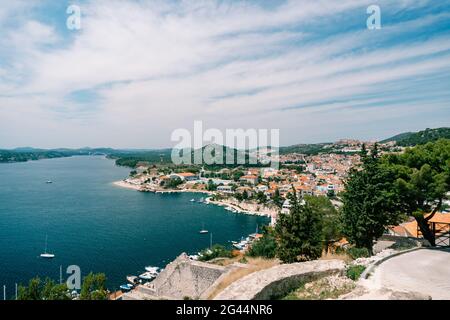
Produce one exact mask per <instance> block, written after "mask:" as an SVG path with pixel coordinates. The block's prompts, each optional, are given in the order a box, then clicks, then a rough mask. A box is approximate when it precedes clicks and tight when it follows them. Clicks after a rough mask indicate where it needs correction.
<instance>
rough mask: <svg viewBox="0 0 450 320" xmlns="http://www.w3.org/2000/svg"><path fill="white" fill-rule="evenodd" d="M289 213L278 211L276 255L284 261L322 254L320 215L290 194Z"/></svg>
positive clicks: (314, 257)
mask: <svg viewBox="0 0 450 320" xmlns="http://www.w3.org/2000/svg"><path fill="white" fill-rule="evenodd" d="M289 197H290V199H289V200H290V204H291V210H290V213H280V215H279V217H278V221H277V224H276V226H275V234H276V237H277V242H278V249H277V252H278V257H279V258H280V259H281V260H282V261H283V262H285V263H293V262H299V261H307V260H314V259H317V258H319V257H320V256H321V254H322V226H323V219H322V216H321V215H320V214H319V213H318V212H317V211H316V210H314V207H313V206H312V205H311V204H310V203H308V202H307V201H306V203H305V204H300V202H299V201H298V198H297V196H296V193H295V190H294V192H293V193H292V194H290V196H289Z"/></svg>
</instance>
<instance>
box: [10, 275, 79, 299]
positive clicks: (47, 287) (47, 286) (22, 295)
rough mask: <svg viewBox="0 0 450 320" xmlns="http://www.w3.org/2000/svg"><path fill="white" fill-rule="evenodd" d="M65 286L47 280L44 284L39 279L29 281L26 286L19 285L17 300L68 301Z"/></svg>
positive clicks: (68, 297)
mask: <svg viewBox="0 0 450 320" xmlns="http://www.w3.org/2000/svg"><path fill="white" fill-rule="evenodd" d="M70 299H71V298H70V296H69V291H68V288H67V285H66V284H65V283H64V284H56V283H55V282H54V281H53V280H51V279H49V278H47V279H46V280H45V281H44V282H43V281H41V279H40V278H39V277H36V278H33V279H31V280H30V281H29V283H28V286H23V285H19V287H18V290H17V300H70Z"/></svg>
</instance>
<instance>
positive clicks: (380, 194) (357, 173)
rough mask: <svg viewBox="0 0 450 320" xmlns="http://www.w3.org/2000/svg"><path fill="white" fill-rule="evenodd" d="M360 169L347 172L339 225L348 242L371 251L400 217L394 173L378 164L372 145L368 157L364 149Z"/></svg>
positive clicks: (377, 156) (375, 147)
mask: <svg viewBox="0 0 450 320" xmlns="http://www.w3.org/2000/svg"><path fill="white" fill-rule="evenodd" d="M361 161H362V167H361V168H354V169H352V170H351V172H350V177H349V180H348V181H347V183H346V191H345V192H344V194H343V202H344V205H343V210H342V225H343V231H344V234H345V236H346V237H347V239H348V240H349V241H350V243H353V244H355V245H356V247H358V248H367V249H368V250H369V252H370V253H372V252H373V241H374V240H376V239H378V238H379V237H381V235H382V234H383V233H384V231H385V229H386V228H387V227H388V226H390V225H396V224H397V223H398V222H399V221H400V218H401V215H400V212H399V204H398V202H399V199H398V194H397V192H396V190H395V187H394V181H395V174H393V172H392V171H391V170H388V168H386V167H385V166H382V165H381V162H380V158H379V155H378V148H377V146H376V145H375V146H374V148H373V149H372V150H371V152H370V154H369V153H368V152H367V150H366V148H365V147H364V146H363V150H362V152H361Z"/></svg>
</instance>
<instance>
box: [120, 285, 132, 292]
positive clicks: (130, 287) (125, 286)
mask: <svg viewBox="0 0 450 320" xmlns="http://www.w3.org/2000/svg"><path fill="white" fill-rule="evenodd" d="M133 287H134V286H133V285H132V284H129V283H127V284H123V285H121V286H120V289H121V290H123V291H130V290H131V289H133Z"/></svg>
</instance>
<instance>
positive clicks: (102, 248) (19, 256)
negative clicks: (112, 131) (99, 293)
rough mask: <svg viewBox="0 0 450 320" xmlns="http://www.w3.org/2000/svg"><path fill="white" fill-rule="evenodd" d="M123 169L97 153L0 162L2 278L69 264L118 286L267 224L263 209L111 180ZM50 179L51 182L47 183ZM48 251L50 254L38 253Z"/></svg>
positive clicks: (24, 277) (19, 278) (22, 277)
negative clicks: (246, 210) (246, 209)
mask: <svg viewBox="0 0 450 320" xmlns="http://www.w3.org/2000/svg"><path fill="white" fill-rule="evenodd" d="M128 172H129V169H128V168H124V167H117V166H115V164H114V161H112V160H109V159H106V158H104V157H101V156H95V157H94V156H84V157H70V158H60V159H51V160H39V161H30V162H25V163H9V164H1V165H0V285H6V286H7V296H8V297H11V296H12V295H13V294H14V284H15V283H26V282H27V281H28V280H29V279H30V278H32V277H34V276H40V277H42V278H43V277H46V276H49V277H51V278H53V279H55V280H56V281H58V279H59V270H60V266H62V267H63V277H67V275H66V274H65V270H66V268H67V267H68V266H69V265H78V266H79V267H80V268H81V272H82V275H83V276H84V275H86V274H87V273H88V272H90V271H93V272H104V273H105V274H106V276H107V278H108V287H109V288H110V289H117V287H118V286H119V285H120V284H123V283H125V276H126V275H128V274H134V275H136V274H138V273H139V272H144V266H147V265H154V266H159V267H164V266H165V265H166V264H167V263H168V262H170V261H171V260H173V259H174V258H175V257H176V256H177V255H179V254H180V253H181V252H187V253H189V254H193V253H196V252H198V251H199V250H201V249H203V248H206V247H208V246H209V243H210V235H201V234H199V233H198V231H199V230H200V229H201V228H202V226H203V225H204V227H205V228H206V229H208V230H209V231H210V233H212V234H213V242H214V243H219V244H224V245H225V244H227V243H228V242H229V241H230V240H239V239H240V238H241V237H243V236H244V237H245V236H247V235H248V234H250V233H253V232H254V231H255V229H256V226H257V225H259V226H261V225H263V224H267V223H268V221H269V219H267V218H264V217H257V216H249V215H243V214H235V213H231V212H229V211H227V210H225V209H224V208H222V207H218V206H214V205H206V204H203V203H198V202H190V199H191V198H195V199H199V198H200V197H202V196H204V195H201V194H191V193H172V194H153V193H141V192H137V191H134V190H129V189H123V188H119V187H116V186H114V185H113V184H112V182H114V181H117V180H120V179H123V178H125V177H126V176H127V175H128ZM47 180H51V181H52V182H53V183H51V184H47V183H46V181H47ZM46 235H48V251H49V252H51V253H54V254H55V255H56V257H55V258H54V259H52V260H44V259H41V258H39V255H40V254H41V253H42V252H43V251H44V247H45V237H46Z"/></svg>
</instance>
